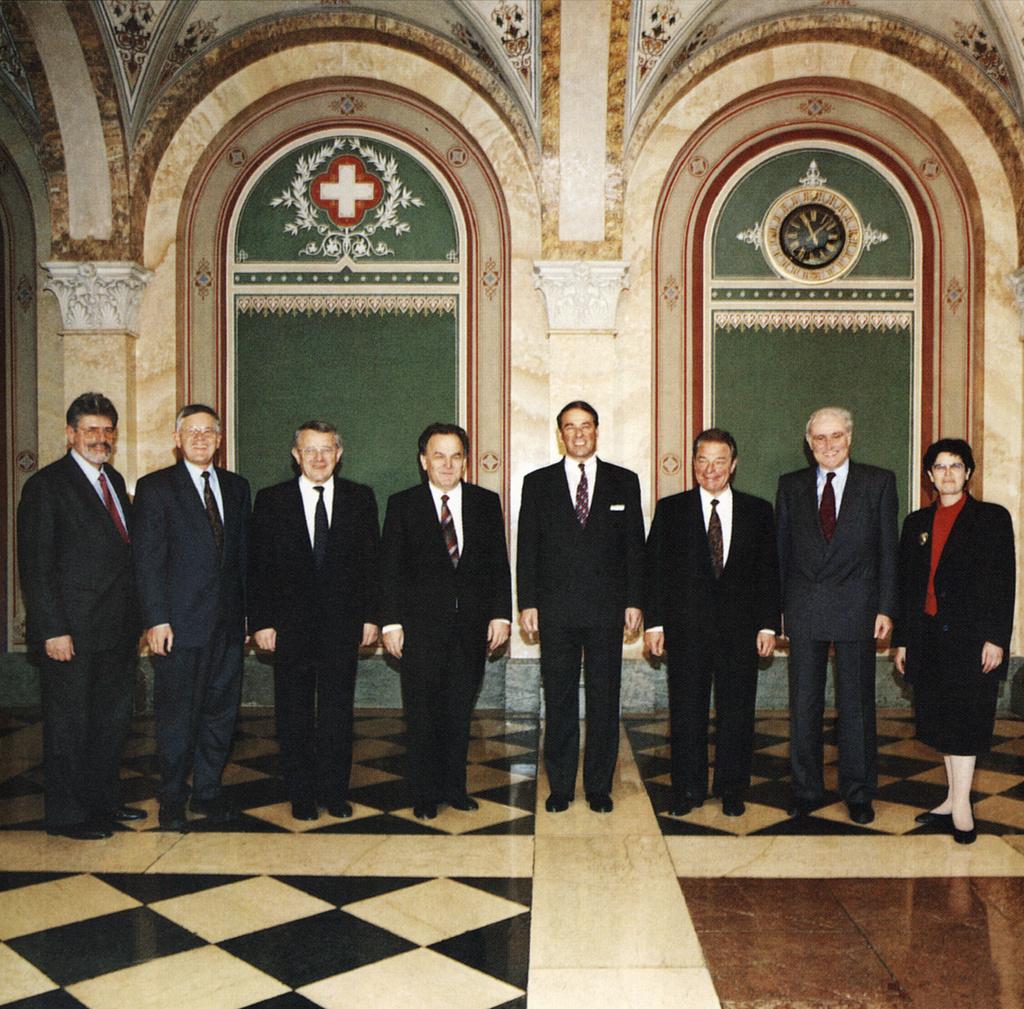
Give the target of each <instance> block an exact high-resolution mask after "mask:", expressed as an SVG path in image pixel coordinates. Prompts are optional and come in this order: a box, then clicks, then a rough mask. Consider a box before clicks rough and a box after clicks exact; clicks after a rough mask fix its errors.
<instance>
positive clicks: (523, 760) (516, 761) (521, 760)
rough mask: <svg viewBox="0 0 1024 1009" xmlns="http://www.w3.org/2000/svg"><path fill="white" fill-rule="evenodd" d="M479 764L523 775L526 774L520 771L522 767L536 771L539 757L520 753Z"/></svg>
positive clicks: (482, 761) (481, 761)
mask: <svg viewBox="0 0 1024 1009" xmlns="http://www.w3.org/2000/svg"><path fill="white" fill-rule="evenodd" d="M477 763H478V764H480V765H481V766H482V767H496V768H497V769H498V770H499V771H509V772H510V773H512V774H522V773H525V772H523V771H521V770H520V768H522V767H531V768H533V769H534V770H536V767H537V755H536V754H535V753H520V754H518V755H516V754H513V755H512V756H508V757H495V758H494V759H493V760H478V761H477Z"/></svg>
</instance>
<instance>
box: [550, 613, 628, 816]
mask: <svg viewBox="0 0 1024 1009" xmlns="http://www.w3.org/2000/svg"><path fill="white" fill-rule="evenodd" d="M581 663H585V668H586V673H585V679H584V696H585V698H586V705H587V739H586V752H585V754H584V757H583V790H584V792H585V794H587V795H610V794H611V790H612V778H613V776H614V774H615V761H616V759H617V758H618V755H619V684H620V681H621V679H622V626H621V625H616V626H614V627H560V626H557V625H548V624H544V623H542V624H541V646H540V675H541V680H542V681H543V684H544V766H545V768H546V769H547V774H548V783H549V785H550V787H551V792H552V794H554V795H564V796H572V795H573V793H574V792H575V789H576V769H577V767H578V765H579V755H580V697H579V688H580V665H581Z"/></svg>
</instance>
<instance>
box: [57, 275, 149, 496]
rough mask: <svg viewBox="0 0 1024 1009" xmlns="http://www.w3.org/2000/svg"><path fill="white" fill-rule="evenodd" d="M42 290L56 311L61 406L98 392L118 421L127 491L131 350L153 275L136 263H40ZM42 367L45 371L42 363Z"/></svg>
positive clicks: (119, 460)
mask: <svg viewBox="0 0 1024 1009" xmlns="http://www.w3.org/2000/svg"><path fill="white" fill-rule="evenodd" d="M43 269H44V270H45V271H46V273H47V275H48V279H47V281H46V284H45V285H44V289H45V290H47V291H51V292H53V294H54V295H55V297H56V298H57V303H58V305H59V306H60V315H61V329H60V331H59V335H60V337H61V346H62V349H63V360H62V361H61V362H60V363H59V364H60V369H61V371H62V373H63V387H64V396H63V403H64V404H65V405H66V404H68V403H70V402H71V401H72V400H73V399H74V398H75V397H76V396H78V395H79V394H81V393H83V392H101V393H103V395H105V396H107V397H108V398H109V399H110V400H111V401H112V402H113V403H114V405H115V406H116V407H117V410H118V413H119V415H120V420H119V425H118V426H119V429H120V438H119V439H118V448H117V456H116V459H115V464H116V466H117V468H118V469H119V470H121V472H122V473H123V474H124V476H125V478H126V479H127V480H128V481H129V484H130V485H134V482H135V479H136V477H138V476H139V475H140V474H138V473H137V471H136V470H137V459H138V454H137V450H138V445H137V441H138V434H137V424H136V416H135V414H136V402H135V380H136V364H135V345H136V342H137V339H138V316H139V304H140V302H141V299H142V292H143V291H144V290H145V287H146V284H147V283H148V282H149V279H150V277H151V276H152V274H151V273H150V272H149V271H148V270H145V269H143V268H142V267H140V266H137V265H136V264H134V263H104V262H95V263H75V262H51V263H43ZM41 366H45V365H44V364H43V362H41Z"/></svg>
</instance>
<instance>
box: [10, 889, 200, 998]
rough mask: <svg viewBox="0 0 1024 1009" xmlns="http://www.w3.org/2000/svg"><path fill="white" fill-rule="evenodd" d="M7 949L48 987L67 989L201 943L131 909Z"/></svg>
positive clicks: (170, 924) (15, 941)
mask: <svg viewBox="0 0 1024 1009" xmlns="http://www.w3.org/2000/svg"><path fill="white" fill-rule="evenodd" d="M7 945H8V946H10V947H11V949H13V950H14V951H15V952H16V953H18V954H19V955H20V956H23V957H24V958H25V959H26V960H28V961H29V962H30V963H32V964H34V965H35V966H36V967H38V968H39V970H41V971H42V972H43V973H44V974H45V975H46V976H47V977H49V978H51V979H52V980H53V981H56V982H57V983H58V984H60V985H69V984H74V983H75V982H76V981H84V980H85V979H86V978H92V977H97V976H98V975H100V974H108V973H110V971H114V970H121V969H122V968H124V967H131V966H134V965H135V964H140V963H145V962H146V961H147V960H155V959H156V958H157V957H164V956H169V955H170V954H172V953H181V952H183V951H184V950H187V949H194V948H195V947H197V946H205V945H206V943H205V942H204V941H203V940H202V939H200V938H199V937H198V936H197V935H193V934H192V933H191V932H189V931H187V930H186V929H184V928H182V927H181V926H180V925H175V924H174V922H172V921H168V920H167V919H166V918H164V917H162V916H161V915H159V914H157V913H156V912H155V911H150V910H149V908H147V907H136V908H132V910H130V911H118V912H117V913H115V914H105V915H100V916H99V917H96V918H89V919H87V920H86V921H80V922H76V923H75V924H73V925H62V926H61V927H60V928H50V929H46V930H45V931H42V932H33V933H32V934H31V935H24V936H19V937H18V938H16V939H9V940H8V941H7Z"/></svg>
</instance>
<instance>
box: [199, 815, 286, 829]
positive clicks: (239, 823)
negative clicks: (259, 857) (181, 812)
mask: <svg viewBox="0 0 1024 1009" xmlns="http://www.w3.org/2000/svg"><path fill="white" fill-rule="evenodd" d="M188 832H189V833H190V834H290V833H291V831H290V830H288V828H287V827H281V826H279V825H278V824H276V823H270V822H269V821H267V820H261V819H260V818H259V817H258V816H247V815H246V814H245V813H241V814H240V815H238V816H236V817H235V818H234V819H233V820H228V821H227V823H223V822H216V823H215V822H212V821H210V820H208V819H207V818H206V817H205V816H201V817H197V818H196V819H194V820H189V821H188Z"/></svg>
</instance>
